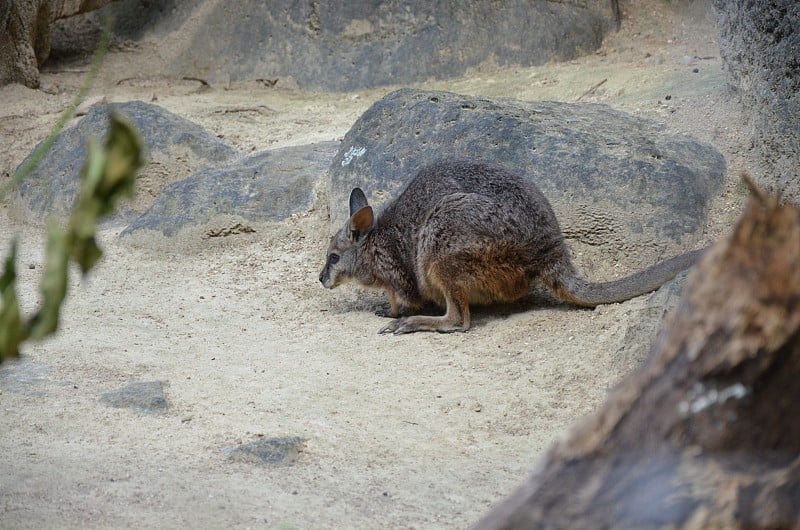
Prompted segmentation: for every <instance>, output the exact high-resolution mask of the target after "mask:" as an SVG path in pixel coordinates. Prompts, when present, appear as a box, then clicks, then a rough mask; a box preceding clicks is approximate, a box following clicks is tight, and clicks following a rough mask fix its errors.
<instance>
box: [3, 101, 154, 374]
mask: <svg viewBox="0 0 800 530" xmlns="http://www.w3.org/2000/svg"><path fill="white" fill-rule="evenodd" d="M109 119H110V122H111V123H110V127H109V134H108V139H107V140H106V143H105V146H103V147H102V148H101V147H100V146H98V145H97V143H96V142H94V141H90V143H89V149H88V153H87V155H86V163H85V165H84V167H83V170H82V172H81V188H80V191H79V194H78V200H77V203H76V205H75V208H74V209H73V211H72V213H71V215H70V217H69V221H68V223H67V226H66V229H65V228H62V227H61V226H60V225H59V224H58V222H56V221H53V222H51V223H50V226H49V228H48V233H47V247H46V251H45V266H44V273H43V275H42V279H41V282H40V284H39V290H40V292H41V295H42V296H41V306H40V308H39V310H38V311H37V312H36V313H35V314H34V315H32V316H31V317H30V318H27V319H26V318H23V316H22V315H21V314H20V307H19V302H18V299H17V294H16V278H17V274H16V259H17V243H16V241H15V242H13V243H12V245H11V252H10V254H9V256H8V257H7V258H6V260H5V264H4V267H3V272H2V275H0V362H2V361H3V359H6V358H9V357H18V356H19V347H20V344H21V343H22V342H24V341H25V340H28V339H34V340H41V339H43V338H44V337H46V336H48V335H51V334H53V333H55V331H56V329H57V328H58V322H59V315H60V311H61V305H62V303H63V302H64V298H65V297H66V295H67V282H68V269H69V262H70V260H72V261H74V262H75V263H76V264H77V265H78V266H79V267H80V269H81V271H82V272H83V273H84V274H86V273H87V272H89V271H90V270H91V269H92V267H94V265H95V264H96V263H97V261H98V260H99V259H100V257H101V256H102V251H101V250H100V248H99V247H98V246H97V241H96V239H95V234H96V227H97V223H98V221H99V220H100V219H101V218H102V217H103V216H106V215H108V214H110V213H112V212H113V211H114V209H115V207H116V204H117V202H118V201H119V200H120V199H121V198H122V197H128V196H131V195H132V194H133V186H134V183H135V180H136V171H137V170H138V169H139V167H140V166H141V165H142V163H143V159H142V142H141V139H140V138H139V135H138V133H137V132H136V131H135V130H134V128H133V127H132V126H131V125H129V124H128V123H127V122H126V121H125V120H124V119H122V118H121V117H120V116H118V115H116V114H113V113H112V114H111V115H110V117H109Z"/></svg>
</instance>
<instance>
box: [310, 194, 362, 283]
mask: <svg viewBox="0 0 800 530" xmlns="http://www.w3.org/2000/svg"><path fill="white" fill-rule="evenodd" d="M374 221H375V217H374V214H373V212H372V207H371V206H370V205H369V204H367V198H366V196H364V192H363V191H361V189H360V188H354V189H353V191H351V192H350V219H348V220H347V222H346V223H345V224H344V226H343V227H342V228H341V229H340V230H339V231H338V232H337V233H336V235H334V236H333V237H332V238H331V243H330V245H329V246H328V255H327V257H326V259H325V266H324V267H323V268H322V272H320V273H319V281H320V282H322V285H324V286H325V287H327V288H328V289H333V288H334V287H336V286H337V285H339V284H340V283H342V282H345V281H347V280H350V279H352V278H353V277H354V275H355V273H356V269H357V268H358V265H359V264H360V261H361V243H362V242H363V241H364V238H365V237H366V236H367V234H369V232H370V231H371V230H372V226H373V223H374Z"/></svg>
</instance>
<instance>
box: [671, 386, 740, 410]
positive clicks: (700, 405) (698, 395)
mask: <svg viewBox="0 0 800 530" xmlns="http://www.w3.org/2000/svg"><path fill="white" fill-rule="evenodd" d="M690 394H691V397H690V398H689V400H688V401H681V402H680V404H679V405H678V410H679V412H680V413H681V414H682V415H684V416H685V415H686V414H688V413H692V414H697V413H698V412H702V411H703V410H705V409H707V408H708V407H711V406H712V405H718V404H719V405H721V404H722V403H725V402H726V401H728V400H729V399H742V398H743V397H745V396H747V395H748V394H750V390H749V389H748V388H747V387H746V386H744V385H743V384H741V383H736V384H733V385H731V386H729V387H727V388H723V389H722V390H717V389H716V388H711V389H706V388H705V387H704V386H703V385H702V384H700V383H698V384H696V385H695V386H694V388H692V390H691V392H690Z"/></svg>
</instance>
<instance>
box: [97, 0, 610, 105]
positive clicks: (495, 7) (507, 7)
mask: <svg viewBox="0 0 800 530" xmlns="http://www.w3.org/2000/svg"><path fill="white" fill-rule="evenodd" d="M616 6H617V2H616V1H615V0H587V1H582V2H553V1H545V0H533V1H531V0H509V1H505V2H496V1H492V0H478V1H472V2H452V1H449V0H435V1H433V2H427V1H408V0H403V1H400V0H388V1H382V2H374V1H371V0H354V1H349V2H342V1H334V0H315V1H310V2H271V3H264V2H262V1H259V0H242V1H239V2H216V3H212V2H200V1H197V0H191V1H189V2H188V3H184V2H176V1H175V0H162V1H156V2H145V3H143V2H140V1H138V0H123V1H121V2H118V3H117V4H114V5H112V6H109V8H107V10H109V11H112V12H114V13H116V14H117V15H118V16H119V20H120V21H121V23H120V24H118V26H117V33H118V34H120V35H122V36H123V37H128V38H138V37H139V36H141V35H142V34H143V33H144V32H145V31H147V32H149V33H150V34H151V35H155V36H157V37H163V36H164V35H165V34H168V32H169V31H170V30H173V29H174V28H176V27H181V26H180V24H181V23H182V22H184V21H185V20H186V19H188V18H190V17H191V18H192V19H193V25H192V27H191V28H189V27H188V26H184V27H183V28H182V30H183V31H192V32H193V33H191V34H190V35H191V37H190V39H189V41H188V43H187V44H186V45H185V47H184V48H182V49H181V50H180V52H178V53H176V54H175V55H176V57H175V58H174V59H173V60H172V61H171V62H170V65H169V68H170V69H171V71H170V72H169V73H170V74H172V75H175V74H176V73H179V74H182V75H191V76H202V77H204V78H206V79H209V80H212V81H213V80H219V79H221V80H227V79H232V80H239V79H258V78H272V79H275V78H280V79H284V78H291V79H293V80H294V81H295V82H296V83H297V84H298V85H299V86H300V87H302V88H305V89H323V90H353V89H357V88H362V87H374V86H381V85H387V84H400V83H403V84H405V83H410V82H414V81H422V80H425V79H428V78H431V77H433V78H447V77H452V76H457V75H462V74H463V73H464V72H466V70H467V69H468V68H470V67H475V66H478V65H480V64H482V63H485V62H491V63H495V64H499V65H513V64H518V65H535V64H543V63H545V62H547V61H551V60H569V59H572V58H574V57H577V56H579V55H583V54H586V53H590V52H591V51H593V50H595V49H597V48H598V47H599V46H600V44H601V43H602V40H603V36H604V34H605V33H606V31H607V30H608V29H610V28H615V27H616V26H617V24H618V16H619V14H618V12H617V7H616Z"/></svg>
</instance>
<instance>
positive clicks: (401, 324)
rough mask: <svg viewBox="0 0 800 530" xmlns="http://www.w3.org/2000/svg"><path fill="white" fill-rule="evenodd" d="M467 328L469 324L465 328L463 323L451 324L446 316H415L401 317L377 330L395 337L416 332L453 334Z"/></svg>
mask: <svg viewBox="0 0 800 530" xmlns="http://www.w3.org/2000/svg"><path fill="white" fill-rule="evenodd" d="M467 328H469V324H467V325H466V326H465V325H464V324H463V323H458V322H453V321H452V319H451V318H448V316H447V315H442V316H440V317H429V316H423V315H415V316H412V317H403V318H397V319H395V320H392V321H391V322H389V323H388V324H386V325H385V326H383V327H382V328H381V329H379V330H378V333H379V334H383V333H393V334H395V335H402V334H404V333H414V332H416V331H438V332H439V333H453V332H455V331H467Z"/></svg>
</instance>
